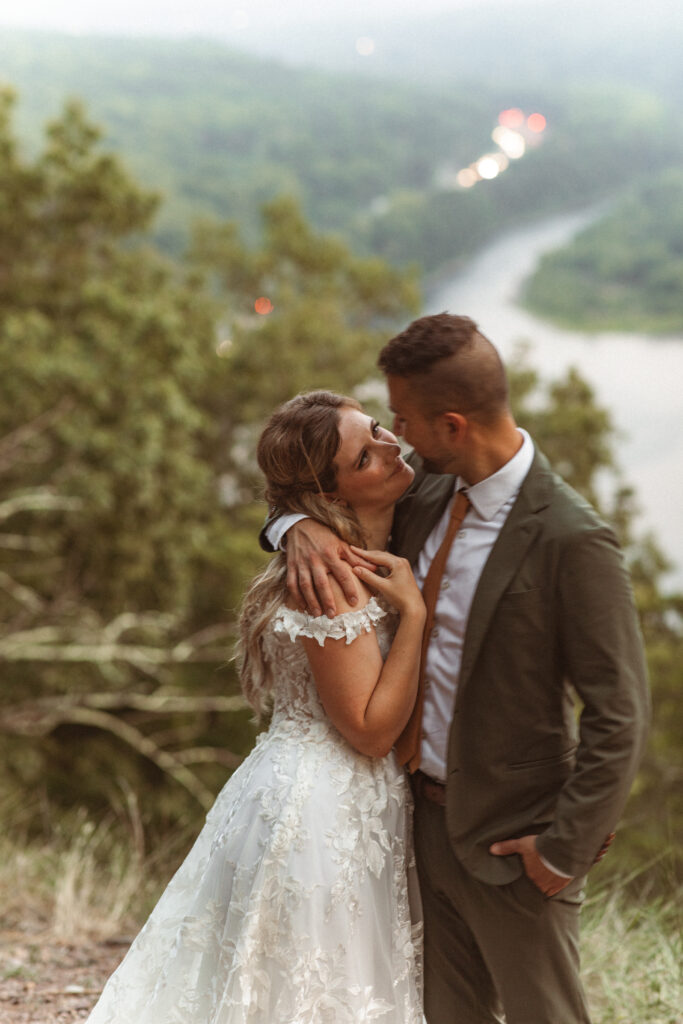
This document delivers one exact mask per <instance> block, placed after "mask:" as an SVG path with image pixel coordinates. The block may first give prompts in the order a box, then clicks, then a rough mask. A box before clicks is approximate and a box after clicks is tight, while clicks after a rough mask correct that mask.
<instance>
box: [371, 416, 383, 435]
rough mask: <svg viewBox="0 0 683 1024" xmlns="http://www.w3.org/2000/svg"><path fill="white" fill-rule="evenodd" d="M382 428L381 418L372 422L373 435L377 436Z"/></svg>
mask: <svg viewBox="0 0 683 1024" xmlns="http://www.w3.org/2000/svg"><path fill="white" fill-rule="evenodd" d="M380 428H381V424H380V422H379V420H375V421H374V423H373V424H372V427H371V430H372V436H373V437H377V435H378V433H379V431H380Z"/></svg>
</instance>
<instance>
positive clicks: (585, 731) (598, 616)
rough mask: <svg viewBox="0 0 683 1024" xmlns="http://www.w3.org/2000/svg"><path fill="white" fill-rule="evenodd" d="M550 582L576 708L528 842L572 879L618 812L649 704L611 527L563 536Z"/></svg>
mask: <svg viewBox="0 0 683 1024" xmlns="http://www.w3.org/2000/svg"><path fill="white" fill-rule="evenodd" d="M557 578H558V587H559V594H560V602H559V611H558V616H559V622H558V628H559V631H560V638H561V644H562V653H563V659H564V663H565V667H566V672H567V676H568V677H569V679H570V680H571V682H572V683H573V685H574V687H575V689H576V691H577V693H578V694H579V697H580V698H581V700H582V702H583V705H584V706H583V711H582V713H581V718H580V722H579V746H578V750H577V758H576V764H575V767H574V771H573V772H572V774H571V775H570V777H569V779H568V780H567V782H566V783H565V785H564V786H563V788H562V790H561V791H560V794H559V798H558V802H557V806H556V810H555V815H554V820H553V823H552V825H551V826H550V828H549V829H548V830H547V831H546V832H544V833H542V834H541V835H540V836H538V837H537V839H536V841H535V845H536V850H537V852H538V853H539V854H540V855H541V856H542V857H544V858H545V859H546V860H547V861H548V862H549V863H550V864H552V865H553V866H554V867H556V868H557V869H558V870H559V871H562V872H565V873H566V874H568V875H582V874H584V873H585V872H586V871H588V869H589V868H590V867H591V865H592V864H593V863H594V861H595V859H596V856H597V855H598V854H599V851H600V847H601V845H602V843H603V841H604V837H605V835H607V834H608V833H610V832H612V831H614V829H615V827H616V824H617V821H618V819H619V817H620V815H621V813H622V811H623V808H624V805H625V803H626V799H627V797H628V794H629V790H630V788H631V784H632V782H633V779H634V777H635V774H636V771H637V768H638V764H639V762H640V759H641V756H642V752H643V749H644V746H645V740H646V737H647V728H648V724H649V716H650V701H649V691H648V685H647V671H646V667H645V659H644V653H643V645H642V639H641V635H640V629H639V625H638V620H637V616H636V611H635V607H634V602H633V596H632V593H631V587H630V582H629V579H628V574H627V572H626V569H625V566H624V563H623V558H622V555H621V552H620V550H619V547H618V544H617V542H616V539H615V538H614V536H613V534H612V533H611V531H610V530H609V529H607V528H606V527H605V528H595V529H594V530H592V531H590V532H585V533H582V534H579V535H577V536H575V537H573V538H571V539H570V541H569V543H568V544H567V546H566V548H565V550H564V552H563V555H562V558H561V562H560V565H559V569H558V577H557Z"/></svg>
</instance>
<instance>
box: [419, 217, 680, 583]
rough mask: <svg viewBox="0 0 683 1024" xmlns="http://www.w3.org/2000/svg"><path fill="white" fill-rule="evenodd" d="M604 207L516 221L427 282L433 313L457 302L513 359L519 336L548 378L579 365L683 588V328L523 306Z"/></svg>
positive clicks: (645, 519) (644, 526)
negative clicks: (602, 321)
mask: <svg viewBox="0 0 683 1024" xmlns="http://www.w3.org/2000/svg"><path fill="white" fill-rule="evenodd" d="M596 215H597V214H596V210H595V209H593V210H589V211H585V212H583V213H577V214H572V215H565V216H561V217H554V218H552V219H551V220H546V221H542V222H540V223H538V224H534V225H532V226H530V227H527V228H524V229H521V230H516V231H514V232H511V233H510V234H507V235H505V236H503V237H502V238H500V239H498V240H497V241H496V242H495V243H493V244H492V245H491V246H489V247H488V248H487V249H485V250H484V251H483V252H482V253H481V254H480V255H479V256H478V257H476V258H475V259H474V260H472V262H471V263H469V265H468V266H467V268H466V269H464V270H463V271H461V272H459V273H456V274H455V275H454V276H453V277H452V278H451V279H449V280H445V279H444V276H443V274H442V275H441V278H440V281H439V283H433V284H432V285H431V287H428V294H427V302H426V308H425V310H424V312H425V313H438V312H442V311H443V310H448V312H450V313H461V314H465V315H467V316H471V317H472V318H473V319H474V320H476V321H477V323H478V324H479V326H480V328H481V330H482V331H483V332H484V334H485V335H486V336H487V337H488V338H490V339H491V341H493V342H494V344H495V345H496V346H497V347H498V349H499V351H500V353H501V355H502V356H503V358H504V359H507V360H509V359H510V358H511V357H512V356H513V354H514V351H515V347H516V345H517V344H518V343H519V342H520V341H522V340H523V341H527V342H529V343H530V350H529V361H530V363H531V364H532V365H533V366H534V367H535V368H536V369H537V370H539V372H540V373H541V375H542V377H543V378H544V379H552V378H554V377H557V376H561V375H562V373H563V371H564V370H566V369H567V367H569V366H576V367H577V368H578V369H579V371H580V372H581V374H582V376H583V377H584V378H585V379H586V380H587V381H589V382H590V384H591V386H592V387H593V388H594V390H595V394H596V397H597V399H598V401H599V402H600V404H602V405H603V406H604V407H606V408H607V409H609V410H610V412H611V414H612V417H613V422H614V424H615V426H616V427H617V429H618V431H619V437H618V440H617V445H616V456H617V461H618V463H619V466H620V467H621V469H622V471H623V475H624V478H625V480H626V482H627V483H629V484H631V485H632V486H633V487H634V490H635V493H636V496H637V501H638V507H639V509H640V512H641V514H640V517H639V519H638V523H637V526H638V532H639V533H642V532H645V531H651V532H652V533H653V534H654V535H655V537H656V539H657V542H658V544H659V546H660V547H661V548H662V550H663V551H664V553H665V554H666V556H667V558H669V559H670V560H671V562H672V563H674V566H675V568H674V570H673V571H672V573H670V574H669V575H667V577H666V578H665V583H666V584H667V586H668V587H672V588H673V587H675V588H680V587H683V514H682V513H683V398H682V397H681V391H682V383H681V382H683V336H682V337H670V338H662V337H655V336H648V335H642V334H618V333H613V332H610V333H600V334H586V333H584V332H581V331H573V330H565V329H563V328H560V327H556V326H555V325H553V324H550V323H548V322H546V321H544V320H540V319H538V318H537V317H535V316H532V315H531V314H530V313H528V312H527V311H526V310H524V309H522V308H521V307H520V306H518V305H517V303H516V299H517V296H518V295H519V293H520V288H521V286H522V284H523V282H524V280H525V279H526V278H527V277H528V276H529V275H530V274H531V273H532V271H533V270H534V268H535V266H536V264H537V262H538V260H539V258H540V257H541V256H542V255H543V253H545V252H548V251H549V250H552V249H555V248H558V247H560V246H562V245H565V244H566V243H567V242H568V241H570V239H571V238H572V237H573V236H574V235H575V234H576V233H577V232H578V231H580V230H581V228H583V227H584V226H585V225H587V224H588V223H590V222H591V220H593V219H595V217H596Z"/></svg>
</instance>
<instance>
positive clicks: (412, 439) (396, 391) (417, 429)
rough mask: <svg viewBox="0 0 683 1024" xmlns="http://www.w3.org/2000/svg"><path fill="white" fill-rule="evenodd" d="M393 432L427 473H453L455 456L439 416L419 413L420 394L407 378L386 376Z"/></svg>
mask: <svg viewBox="0 0 683 1024" xmlns="http://www.w3.org/2000/svg"><path fill="white" fill-rule="evenodd" d="M387 388H388V389H389V408H390V409H391V411H392V412H393V414H394V421H393V427H392V429H393V431H394V433H395V434H396V435H397V436H399V437H402V438H403V439H404V440H405V442H406V444H409V445H410V446H411V448H414V449H415V451H416V452H417V454H418V455H419V456H420V458H421V459H422V462H423V465H424V468H425V470H426V471H427V472H428V473H457V472H459V467H458V466H456V465H455V464H454V459H455V453H454V451H453V447H452V444H451V443H450V434H449V431H448V430H447V428H446V424H445V422H444V419H443V417H441V416H428V415H427V414H426V413H425V412H423V410H422V406H421V402H420V393H419V391H418V390H417V389H416V388H415V385H414V382H411V379H410V378H409V377H394V376H391V375H388V376H387Z"/></svg>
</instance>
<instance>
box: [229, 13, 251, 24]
mask: <svg viewBox="0 0 683 1024" xmlns="http://www.w3.org/2000/svg"><path fill="white" fill-rule="evenodd" d="M230 24H231V26H232V28H249V15H248V14H247V12H246V11H233V13H232V17H231V18H230Z"/></svg>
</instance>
